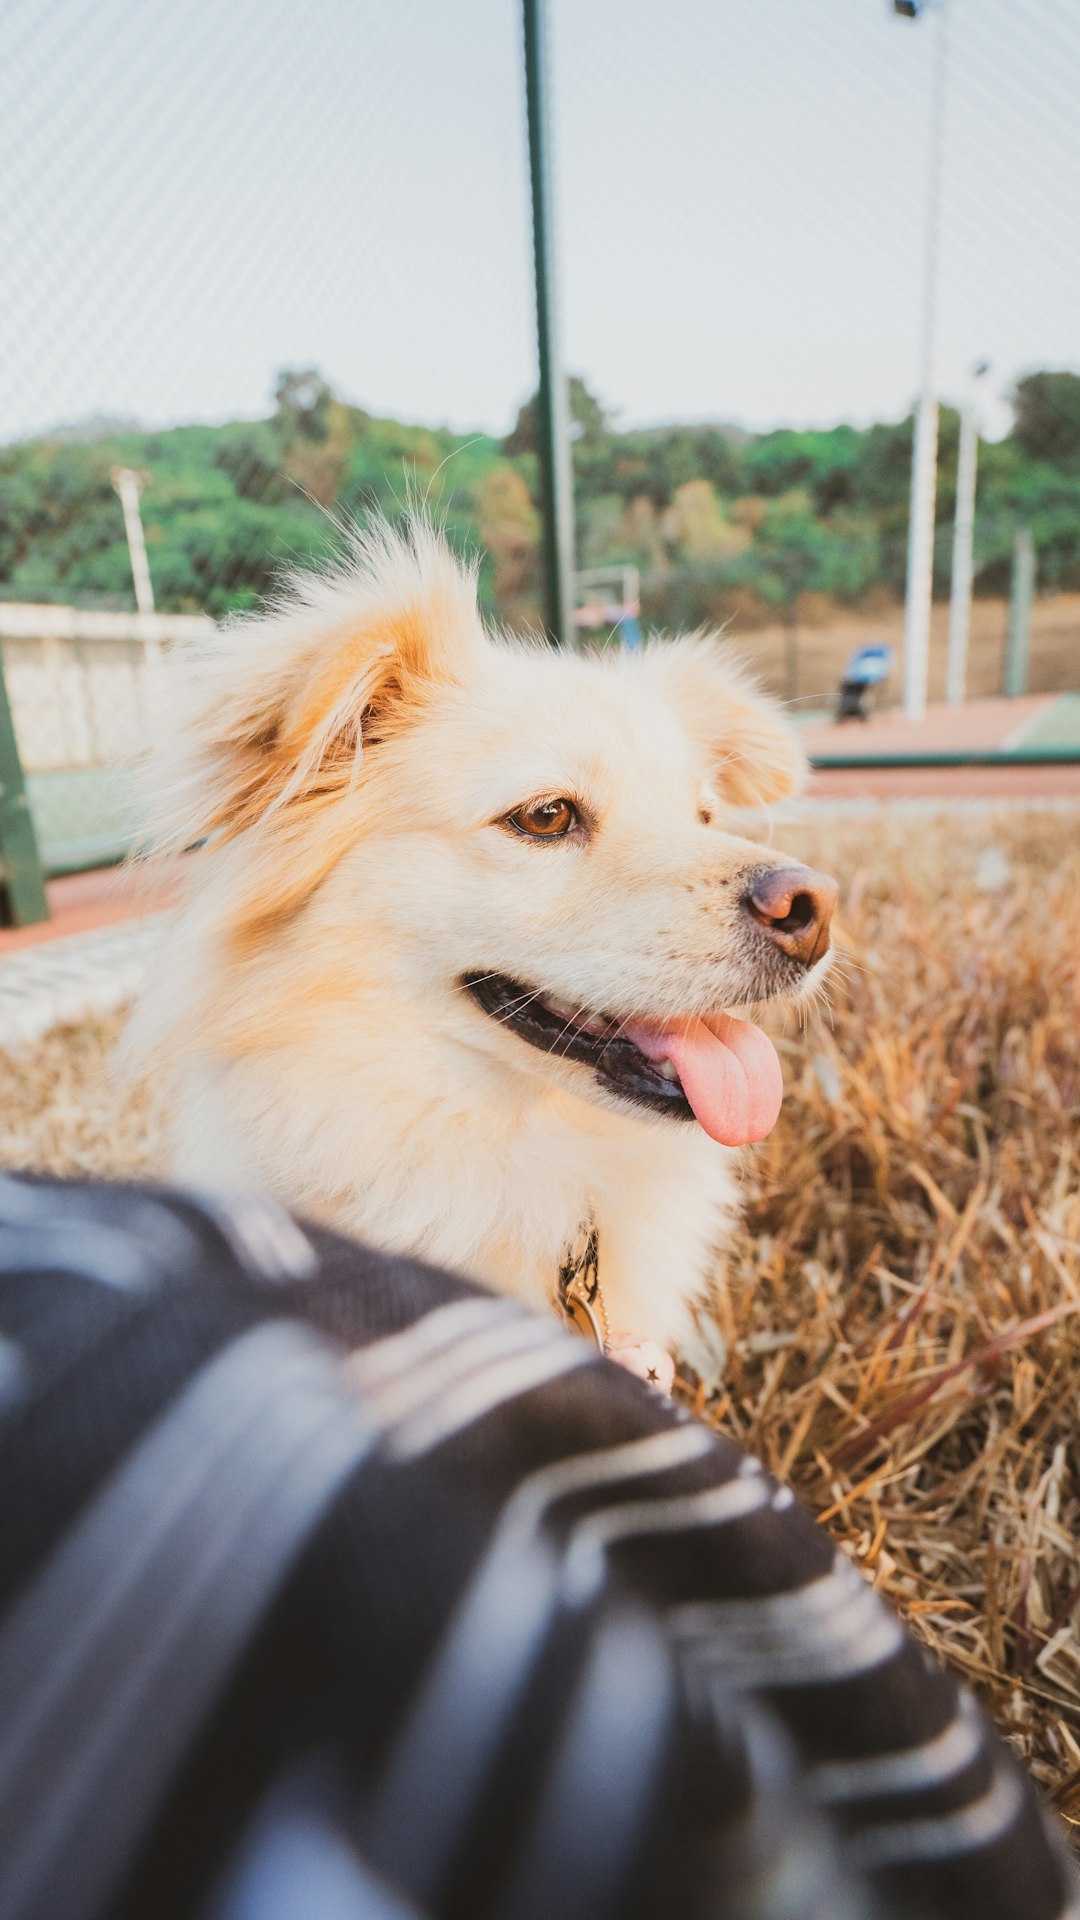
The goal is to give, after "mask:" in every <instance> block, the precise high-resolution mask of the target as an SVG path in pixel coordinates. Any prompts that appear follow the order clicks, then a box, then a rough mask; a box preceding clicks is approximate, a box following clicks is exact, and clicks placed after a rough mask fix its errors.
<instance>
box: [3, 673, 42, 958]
mask: <svg viewBox="0 0 1080 1920" xmlns="http://www.w3.org/2000/svg"><path fill="white" fill-rule="evenodd" d="M0 905H3V906H6V908H7V910H8V912H7V917H8V918H9V919H10V920H11V921H13V922H14V924H15V925H16V926H17V927H18V926H26V925H28V924H29V922H30V921H32V920H47V919H48V917H49V908H48V904H47V902H46V899H45V882H44V879H43V877H42V872H41V856H40V854H39V853H38V845H37V836H36V834H35V832H34V822H33V820H32V819H31V817H30V806H29V802H28V801H27V798H26V782H25V780H24V779H23V770H22V763H21V761H20V759H19V749H18V745H17V743H16V739H15V727H14V723H13V721H12V718H11V707H10V705H9V704H8V696H7V686H6V684H5V682H4V658H3V648H2V647H0ZM3 918H4V915H3V914H2V913H0V920H2V919H3Z"/></svg>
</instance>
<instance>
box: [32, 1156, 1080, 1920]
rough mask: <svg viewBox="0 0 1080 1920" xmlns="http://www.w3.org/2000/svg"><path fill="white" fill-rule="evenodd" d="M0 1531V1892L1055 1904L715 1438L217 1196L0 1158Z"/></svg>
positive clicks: (570, 1908)
mask: <svg viewBox="0 0 1080 1920" xmlns="http://www.w3.org/2000/svg"><path fill="white" fill-rule="evenodd" d="M0 1534H2V1536H3V1539H4V1541H5V1551H4V1552H3V1554H0V1607H2V1608H3V1612H2V1613H0V1728H2V1729H3V1736H2V1747H0V1916H2V1920H57V1916H59V1915H61V1914H62V1915H63V1920H105V1916H109V1917H110V1920H147V1916H149V1915H150V1914H153V1916H154V1920H170V1916H173V1915H175V1916H176V1920H181V1917H183V1920H279V1915H280V1916H281V1920H284V1915H285V1913H286V1912H289V1911H291V1912H293V1913H294V1914H296V1916H297V1920H306V1916H307V1914H309V1913H310V1914H311V1915H312V1917H313V1920H315V1916H318V1920H347V1916H351V1915H355V1916H357V1917H358V1916H361V1915H368V1916H372V1917H374V1916H378V1915H380V1914H385V1915H386V1916H387V1920H389V1917H390V1916H393V1915H406V1916H407V1915H444V1914H445V1915H446V1916H448V1920H456V1916H459V1915H460V1916H461V1920H465V1917H466V1916H468V1917H469V1920H482V1917H483V1916H486V1915H491V1916H492V1917H493V1920H531V1917H532V1916H536V1920H540V1917H541V1916H545V1917H546V1916H556V1915H558V1916H559V1920H564V1916H573V1915H575V1914H580V1915H581V1916H582V1920H585V1917H586V1916H588V1920H598V1916H602V1915H605V1914H609V1915H611V1916H613V1917H614V1916H617V1915H618V1916H622V1915H626V1916H627V1917H628V1920H629V1916H635V1917H637V1916H641V1920H645V1916H651V1915H656V1916H660V1915H664V1916H668V1915H671V1916H678V1917H679V1920H684V1916H685V1920H692V1916H696V1915H699V1914H700V1915H701V1916H705V1915H724V1916H733V1917H734V1916H737V1917H738V1920H742V1917H743V1916H745V1920H751V1916H753V1917H754V1920H803V1916H805V1917H806V1920H810V1917H811V1916H813V1917H814V1920H862V1917H863V1916H865V1920H891V1917H893V1916H895V1917H896V1920H900V1916H907V1917H910V1920H914V1916H920V1917H921V1920H935V1916H939V1915H940V1916H942V1920H944V1916H951V1917H952V1920H1006V1916H1010V1917H1012V1916H1015V1917H1016V1920H1020V1917H1021V1916H1023V1920H1063V1917H1064V1916H1073V1920H1078V1917H1080V1898H1078V1883H1077V1879H1076V1876H1075V1873H1074V1872H1073V1870H1072V1868H1071V1867H1070V1865H1069V1863H1068V1860H1067V1857H1066V1854H1065V1851H1064V1848H1063V1846H1062V1842H1061V1838H1060V1835H1059V1834H1058V1832H1057V1831H1056V1829H1055V1828H1054V1827H1053V1826H1052V1825H1051V1824H1050V1823H1049V1822H1048V1821H1047V1820H1046V1818H1045V1816H1044V1814H1043V1812H1042V1811H1041V1809H1040V1807H1039V1805H1038V1802H1037V1799H1036V1796H1035V1794H1034V1792H1033V1790H1032V1788H1031V1785H1030V1783H1029V1782H1028V1781H1027V1779H1026V1778H1025V1776H1024V1775H1023V1773H1022V1772H1021V1770H1020V1769H1019V1767H1018V1766H1017V1764H1016V1762H1015V1761H1014V1759H1013V1757H1012V1756H1011V1754H1010V1752H1009V1751H1008V1749H1007V1748H1006V1747H1005V1745H1004V1743H1003V1742H1001V1741H1000V1740H999V1739H998V1737H997V1736H996V1734H995V1733H994V1732H993V1730H992V1728H991V1727H990V1726H989V1724H988V1722H987V1721H986V1719H985V1718H984V1716H983V1715H982V1713H981V1711H980V1710H979V1709H978V1707H977V1706H976V1705H975V1704H974V1703H973V1701H972V1700H971V1699H970V1697H969V1696H968V1695H966V1694H965V1693H963V1692H962V1691H961V1690H960V1689H959V1688H958V1687H957V1685H956V1683H955V1682H954V1681H953V1680H952V1679H951V1678H950V1677H949V1676H948V1675H946V1674H945V1673H944V1672H943V1671H942V1670H941V1669H940V1668H939V1667H938V1666H937V1665H936V1664H935V1663H934V1662H933V1661H932V1660H931V1659H930V1657H929V1656H928V1655H927V1654H926V1653H925V1652H924V1651H923V1650H922V1649H921V1648H919V1647H918V1646H917V1645H916V1643H915V1642H913V1641H912V1640H911V1639H910V1638H909V1636H908V1635H907V1634H906V1633H905V1631H904V1630H903V1629H902V1628H901V1626H900V1625H899V1623H898V1622H897V1621H896V1620H895V1618H894V1617H893V1616H892V1615H891V1614H890V1613H889V1612H888V1611H887V1609H885V1608H884V1607H883V1606H882V1604H881V1603H880V1602H879V1600H878V1599H877V1597H876V1596H875V1595H874V1594H873V1592H872V1591H871V1590H870V1588H869V1587H868V1586H867V1585H866V1584H865V1582H864V1581H863V1579H862V1577H861V1576H860V1574H859V1573H858V1572H857V1571H856V1569H855V1568H854V1567H853V1566H852V1565H851V1564H850V1563H849V1562H848V1561H847V1560H846V1559H845V1558H844V1557H843V1556H842V1555H840V1554H838V1553H837V1552H835V1551H834V1549H833V1548H832V1546H831V1544H830V1543H829V1541H828V1539H827V1537H826V1536H825V1535H824V1534H823V1533H822V1532H821V1531H820V1530H819V1529H817V1528H816V1527H815V1526H814V1525H813V1524H812V1523H811V1522H810V1520H809V1519H808V1517H807V1516H806V1515H805V1514H804V1513H803V1512H802V1511H801V1509H800V1508H799V1507H798V1505H797V1503H796V1502H795V1501H794V1500H793V1499H792V1497H791V1494H790V1493H789V1492H788V1491H787V1490H786V1489H784V1488H782V1487H780V1486H779V1485H777V1483H776V1482H775V1481H774V1480H772V1479H771V1478H770V1476H769V1475H768V1474H766V1473H765V1472H764V1471H763V1470H762V1468H761V1467H760V1465H759V1463H758V1462H756V1461H754V1460H752V1459H747V1458H745V1457H744V1456H742V1455H741V1454H740V1453H739V1452H738V1451H737V1450H736V1449H735V1448H734V1447H733V1446H731V1445H730V1444H729V1443H727V1442H726V1441H724V1440H723V1439H722V1438H720V1437H718V1436H716V1435H715V1434H713V1433H712V1432H711V1431H710V1430H708V1429H706V1428H705V1427H704V1426H702V1425H700V1424H698V1423H697V1422H695V1421H694V1420H692V1419H690V1418H689V1417H687V1416H686V1415H684V1414H682V1413H681V1412H679V1411H677V1410H676V1409H674V1408H672V1407H671V1406H670V1405H668V1404H666V1403H662V1402H660V1401H659V1400H657V1399H656V1398H655V1397H654V1396H652V1395H650V1394H649V1392H648V1391H647V1390H646V1389H645V1388H644V1387H643V1386H642V1385H641V1384H640V1383H639V1382H637V1381H636V1380H634V1379H632V1378H631V1377H630V1376H628V1375H627V1374H625V1373H623V1372H622V1371H621V1370H619V1369H618V1368H615V1367H613V1366H611V1365H610V1364H609V1363H608V1362H606V1361H604V1360H602V1359H600V1358H598V1357H597V1355H596V1353H595V1351H594V1350H593V1349H592V1348H591V1347H590V1346H589V1345H588V1344H587V1343H586V1342H585V1341H584V1340H581V1339H579V1338H576V1337H575V1336H573V1335H571V1334H568V1333H567V1332H565V1331H564V1330H563V1328H562V1327H560V1326H559V1325H558V1324H557V1323H556V1322H555V1321H554V1320H550V1321H549V1320H547V1319H538V1318H536V1317H535V1316H532V1315H529V1314H527V1313H526V1312H524V1311H523V1310H521V1309H520V1308H518V1307H517V1306H516V1305H514V1304H512V1303H510V1302H508V1301H505V1300H500V1299H494V1298H491V1297H490V1296H488V1295H485V1294H482V1293H480V1292H478V1291H476V1290H473V1289H470V1288H468V1287H467V1286H465V1285H464V1284H462V1283H460V1282H457V1281H454V1280H450V1279H448V1278H446V1277H445V1276H442V1275H439V1274H436V1273H433V1272H431V1271H430V1270H427V1269H425V1268H423V1267H421V1266H419V1265H417V1264H415V1263H412V1262H408V1261H401V1260H392V1259H389V1258H386V1257H383V1256H378V1255H375V1254H372V1253H370V1252H368V1251H366V1250H363V1249H359V1248H356V1247H354V1246H352V1245H349V1244H347V1243H345V1242H343V1241H340V1240H337V1239H335V1238H333V1237H331V1236H329V1235H325V1234H322V1233H318V1232H315V1231H313V1230H312V1231H308V1230H303V1231H301V1230H300V1229H299V1228H298V1227H297V1226H296V1225H295V1223H293V1222H292V1221H289V1220H288V1219H287V1218H286V1217H285V1216H282V1215H279V1214H278V1213H277V1212H276V1210H275V1209H273V1208H270V1207H267V1206H264V1205H263V1204H262V1203H256V1202H253V1201H245V1202H243V1203H242V1204H241V1203H239V1202H237V1203H228V1204H226V1203H223V1202H221V1201H205V1200H204V1201H199V1200H195V1199H192V1198H191V1197H182V1196H174V1195H169V1194H167V1193H165V1192H163V1191H160V1190H152V1189H142V1190H140V1189H131V1188H128V1189H121V1188H113V1189H109V1188H101V1187H81V1186H78V1185H74V1184H68V1185H60V1184H57V1183H51V1182H40V1183H29V1182H25V1181H16V1180H12V1179H7V1180H0ZM271 1861H272V1862H274V1863H275V1865H274V1867H273V1870H272V1871H271V1870H270V1868H269V1866H268V1863H269V1862H271ZM298 1876H299V1877H298ZM288 1886H292V1887H294V1888H300V1890H301V1891H300V1893H294V1894H293V1895H292V1896H290V1899H291V1901H292V1904H291V1906H285V1905H282V1900H283V1898H284V1895H283V1891H282V1890H283V1889H284V1888H286V1887H288ZM304 1887H307V1888H308V1889H309V1895H308V1897H307V1899H306V1900H301V1895H302V1890H303V1888H304ZM316 1889H321V1891H319V1892H318V1894H317V1896H316ZM298 1900H301V1904H297V1901H298Z"/></svg>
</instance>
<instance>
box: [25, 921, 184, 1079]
mask: <svg viewBox="0 0 1080 1920" xmlns="http://www.w3.org/2000/svg"><path fill="white" fill-rule="evenodd" d="M168 919H169V916H168V914H167V913H155V914H149V915H146V916H145V917H144V918H142V919H138V920H132V919H128V920H124V921H122V922H121V923H120V924H119V925H117V926H110V927H96V928H94V929H92V930H91V931H89V932H84V933H69V934H67V935H66V936H63V937H61V938H59V939H53V940H48V941H44V942H42V943H41V944H40V945H38V946H26V947H22V948H19V949H18V950H16V951H14V952H12V951H9V952H7V953H5V954H4V955H2V956H0V1048H5V1047H6V1048H12V1047H19V1046H25V1045H26V1043H27V1042H28V1041H31V1040H37V1039H39V1038H40V1036H41V1035H42V1034H43V1033H48V1032H49V1031H50V1030H51V1029H52V1028H53V1027H57V1026H64V1025H70V1024H71V1023H73V1022H75V1021H79V1020H86V1019H88V1018H90V1017H92V1016H93V1015H95V1014H97V1015H100V1014H106V1013H112V1012H114V1011H115V1009H116V1008H117V1007H121V1006H123V1005H124V1004H125V1002H126V1001H128V1000H130V999H131V997H132V995H133V994H134V993H136V992H137V991H138V988H139V986H140V984H141V982H142V978H143V975H144V973H145V971H146V968H147V966H148V964H149V962H150V960H151V957H152V955H153V953H154V951H155V948H156V947H157V944H158V942H159V941H160V939H161V938H162V935H163V933H164V931H165V928H166V926H167V924H168ZM0 1070H2V1069H0Z"/></svg>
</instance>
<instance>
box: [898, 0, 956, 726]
mask: <svg viewBox="0 0 1080 1920" xmlns="http://www.w3.org/2000/svg"><path fill="white" fill-rule="evenodd" d="M893 6H894V8H895V10H896V12H897V13H900V14H904V15H905V16H906V17H907V18H908V19H911V20H915V19H918V17H919V15H920V14H921V13H924V12H929V11H930V0H893ZM934 11H936V13H937V15H938V21H937V30H936V42H937V44H936V46H935V48H934V73H933V82H932V91H931V101H930V159H929V168H928V178H927V199H926V226H925V231H924V238H923V288H922V331H921V343H920V353H919V398H918V403H917V405H916V408H915V435H914V441H913V445H912V451H911V511H910V517H909V522H908V560H907V597H906V601H905V607H904V713H905V716H906V717H907V719H909V720H921V719H922V717H923V715H924V713H925V712H926V683H927V679H928V677H929V672H930V612H931V606H932V601H933V590H934V503H935V496H936V493H937V443H938V408H937V396H936V394H935V391H934V352H935V347H936V344H937V341H936V335H937V292H938V285H937V283H938V253H939V244H938V243H939V239H940V227H941V171H942V160H943V157H944V146H945V77H946V31H945V29H946V12H945V0H937V5H936V7H935V8H934Z"/></svg>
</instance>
